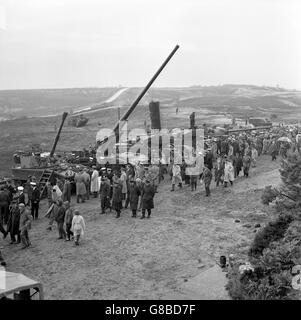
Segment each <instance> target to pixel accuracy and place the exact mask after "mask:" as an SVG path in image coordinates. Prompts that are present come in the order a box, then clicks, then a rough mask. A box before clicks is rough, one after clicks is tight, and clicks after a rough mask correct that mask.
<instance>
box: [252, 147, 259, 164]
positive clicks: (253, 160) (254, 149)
mask: <svg viewBox="0 0 301 320" xmlns="http://www.w3.org/2000/svg"><path fill="white" fill-rule="evenodd" d="M257 158H258V152H257V150H256V148H255V146H253V147H252V148H251V162H252V166H253V168H255V167H256V161H257Z"/></svg>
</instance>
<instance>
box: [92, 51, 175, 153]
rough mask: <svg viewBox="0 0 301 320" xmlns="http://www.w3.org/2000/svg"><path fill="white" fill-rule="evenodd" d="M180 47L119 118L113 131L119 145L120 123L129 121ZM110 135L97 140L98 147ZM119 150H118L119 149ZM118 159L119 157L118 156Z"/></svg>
mask: <svg viewBox="0 0 301 320" xmlns="http://www.w3.org/2000/svg"><path fill="white" fill-rule="evenodd" d="M178 49H179V45H176V46H175V48H174V49H173V50H172V52H171V53H170V54H169V56H168V57H167V58H166V60H165V61H164V62H163V64H162V65H161V66H160V68H159V69H158V70H157V72H156V73H155V74H154V76H153V77H152V78H151V80H150V81H149V82H148V84H147V85H146V86H145V88H144V89H143V90H142V92H141V93H140V95H139V96H138V97H137V98H136V100H135V101H134V102H133V104H132V105H131V106H130V108H129V109H128V110H127V111H126V112H125V114H124V115H123V116H122V117H121V119H120V120H118V122H117V123H116V124H115V126H114V127H113V132H114V134H115V136H116V142H117V145H118V143H119V132H120V131H121V128H120V125H121V123H123V122H124V121H127V120H128V118H129V116H130V115H131V114H132V112H133V111H134V110H135V108H136V107H137V105H138V104H139V102H140V100H141V99H142V98H143V96H144V95H145V94H146V92H147V91H148V89H149V88H150V87H151V85H152V84H153V83H154V81H155V80H156V79H157V77H158V76H159V74H160V73H161V72H162V70H163V69H164V68H165V66H166V65H167V63H168V62H169V61H170V59H171V58H172V57H173V55H174V54H175V53H176V51H177V50H178ZM109 138H110V137H105V138H104V139H102V140H99V141H98V142H97V147H99V146H101V145H103V144H104V143H105V142H107V141H108V139H109ZM117 152H118V151H117ZM117 159H118V157H117Z"/></svg>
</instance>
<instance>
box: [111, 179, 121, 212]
mask: <svg viewBox="0 0 301 320" xmlns="http://www.w3.org/2000/svg"><path fill="white" fill-rule="evenodd" d="M122 199H123V196H122V183H121V181H120V179H115V180H114V182H113V195H112V209H113V210H115V211H116V218H120V212H121V209H122Z"/></svg>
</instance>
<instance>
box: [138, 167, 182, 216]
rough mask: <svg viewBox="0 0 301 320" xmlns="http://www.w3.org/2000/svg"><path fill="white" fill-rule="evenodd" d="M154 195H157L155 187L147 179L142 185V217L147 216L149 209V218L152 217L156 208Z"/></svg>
mask: <svg viewBox="0 0 301 320" xmlns="http://www.w3.org/2000/svg"><path fill="white" fill-rule="evenodd" d="M180 173H181V171H180ZM180 177H181V176H180ZM154 196H155V190H154V187H153V186H152V185H151V183H150V181H149V180H145V183H144V185H143V187H142V193H141V202H142V216H141V218H140V219H144V218H145V211H147V218H150V216H151V212H152V209H153V208H154Z"/></svg>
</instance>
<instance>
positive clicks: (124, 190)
mask: <svg viewBox="0 0 301 320" xmlns="http://www.w3.org/2000/svg"><path fill="white" fill-rule="evenodd" d="M120 181H121V184H122V190H121V192H122V200H124V201H125V202H126V196H127V175H126V172H125V168H121V175H120Z"/></svg>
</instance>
